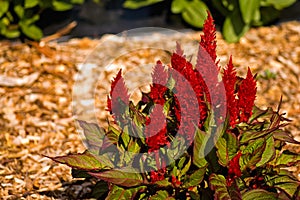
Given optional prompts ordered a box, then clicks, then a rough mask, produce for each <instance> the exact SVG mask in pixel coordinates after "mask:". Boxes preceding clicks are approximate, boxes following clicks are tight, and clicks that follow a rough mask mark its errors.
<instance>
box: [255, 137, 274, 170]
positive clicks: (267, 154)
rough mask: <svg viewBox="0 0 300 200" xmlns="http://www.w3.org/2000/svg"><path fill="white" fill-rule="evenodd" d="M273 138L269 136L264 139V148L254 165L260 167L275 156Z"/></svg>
mask: <svg viewBox="0 0 300 200" xmlns="http://www.w3.org/2000/svg"><path fill="white" fill-rule="evenodd" d="M274 145H275V144H274V139H273V137H269V138H268V139H267V140H266V147H265V149H264V152H263V154H262V156H261V159H260V161H259V162H258V163H256V167H260V166H262V165H264V164H266V163H267V162H269V161H270V160H272V159H273V158H274V157H275V147H274Z"/></svg>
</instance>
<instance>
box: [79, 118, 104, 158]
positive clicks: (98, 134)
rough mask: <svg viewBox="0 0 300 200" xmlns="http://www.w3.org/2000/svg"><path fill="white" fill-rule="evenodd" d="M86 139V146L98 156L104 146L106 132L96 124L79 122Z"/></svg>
mask: <svg viewBox="0 0 300 200" xmlns="http://www.w3.org/2000/svg"><path fill="white" fill-rule="evenodd" d="M77 121H78V123H79V125H80V127H81V128H82V129H83V133H84V136H85V139H86V141H85V142H86V144H87V147H88V149H89V151H91V152H92V153H95V154H98V153H99V150H100V148H101V146H102V143H103V139H104V136H105V130H104V129H103V128H100V127H99V126H98V124H96V123H88V122H85V121H81V120H77Z"/></svg>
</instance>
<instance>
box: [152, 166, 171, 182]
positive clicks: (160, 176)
mask: <svg viewBox="0 0 300 200" xmlns="http://www.w3.org/2000/svg"><path fill="white" fill-rule="evenodd" d="M166 172H167V169H166V168H165V167H164V168H162V169H159V170H157V171H151V172H150V179H151V182H152V183H155V182H156V181H161V180H164V179H165V174H166Z"/></svg>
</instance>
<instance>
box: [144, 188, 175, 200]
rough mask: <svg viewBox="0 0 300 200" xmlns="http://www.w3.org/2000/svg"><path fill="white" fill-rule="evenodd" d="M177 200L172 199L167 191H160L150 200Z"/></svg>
mask: <svg viewBox="0 0 300 200" xmlns="http://www.w3.org/2000/svg"><path fill="white" fill-rule="evenodd" d="M162 199H166V200H175V198H174V197H170V195H169V193H168V192H167V191H166V190H159V191H157V192H156V194H155V195H153V196H151V197H150V198H149V200H162Z"/></svg>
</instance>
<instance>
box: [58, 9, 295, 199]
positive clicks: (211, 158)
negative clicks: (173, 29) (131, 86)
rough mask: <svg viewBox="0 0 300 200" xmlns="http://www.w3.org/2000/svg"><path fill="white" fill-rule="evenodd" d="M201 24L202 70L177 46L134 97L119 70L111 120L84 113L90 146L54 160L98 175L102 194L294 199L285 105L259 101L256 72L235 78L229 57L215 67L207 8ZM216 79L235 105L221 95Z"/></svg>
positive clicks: (98, 191) (85, 173)
mask: <svg viewBox="0 0 300 200" xmlns="http://www.w3.org/2000/svg"><path fill="white" fill-rule="evenodd" d="M204 27H205V30H206V31H204V35H202V36H201V38H202V42H200V46H199V52H198V55H197V56H198V57H197V58H198V59H197V64H196V67H197V68H194V67H193V66H192V64H191V63H190V62H189V61H187V60H186V58H185V56H184V54H183V51H182V49H181V48H180V46H179V45H178V46H177V49H176V51H175V52H174V53H173V55H172V59H171V65H170V66H169V68H167V67H165V66H163V64H162V63H161V62H160V61H158V62H157V64H156V65H155V67H154V70H153V74H152V80H153V84H152V85H151V87H150V88H151V91H150V92H149V93H143V95H142V98H141V100H140V102H139V103H137V104H136V105H134V104H133V103H132V102H131V101H130V100H129V95H128V94H127V89H126V85H125V84H124V82H123V78H122V73H121V70H120V71H119V73H118V74H117V76H116V78H115V79H114V80H113V81H112V86H111V92H110V95H109V96H108V111H109V112H110V113H111V114H112V115H113V116H114V123H110V124H109V127H108V129H102V128H100V127H98V125H97V124H94V123H87V122H84V121H79V124H80V126H81V128H82V129H83V130H84V134H85V135H86V140H87V141H86V143H87V144H88V147H89V148H90V149H89V150H86V151H85V152H84V153H81V154H71V155H66V156H58V157H54V158H52V159H53V160H54V161H56V162H60V163H63V164H66V165H68V166H70V167H72V168H73V171H74V173H73V175H74V176H75V177H88V176H94V177H96V178H98V179H99V183H98V185H99V186H98V187H96V188H95V191H94V193H95V194H98V195H99V196H98V197H99V198H100V197H101V199H103V198H104V196H105V195H106V199H116V198H117V199H212V198H214V199H236V200H241V199H246V200H247V199H298V198H299V197H300V196H299V193H300V182H299V180H297V178H296V177H294V176H293V175H292V173H291V172H290V171H289V170H288V168H287V167H289V166H292V165H296V164H299V163H300V155H299V154H296V153H294V152H291V151H289V150H283V147H284V146H285V145H286V143H287V142H289V143H294V144H296V145H299V144H300V142H298V141H296V140H294V139H293V137H292V135H291V134H290V133H289V132H287V131H286V130H285V129H284V127H285V126H286V125H287V124H288V122H289V120H288V119H286V118H285V117H284V114H282V113H280V103H279V106H278V109H277V110H274V109H272V108H267V109H266V110H262V109H259V108H258V107H256V106H255V105H254V100H255V97H256V80H255V77H256V76H255V75H252V73H251V71H250V69H248V72H247V75H246V77H245V78H241V77H237V76H236V73H235V69H234V66H233V64H232V58H230V60H229V63H228V65H227V66H226V67H225V68H221V67H219V66H218V62H216V57H215V55H216V52H215V50H216V41H215V37H214V35H215V28H214V24H213V19H212V17H211V16H210V14H208V19H207V20H206V22H205V24H204ZM204 58H205V59H204ZM198 68H199V69H200V68H206V69H201V70H200V71H198V70H196V69H198ZM212 71H215V72H217V73H216V74H215V75H214V74H213V73H211V72H212ZM200 72H201V73H200ZM202 72H203V73H202ZM202 74H203V76H202ZM205 76H208V77H205ZM214 76H215V77H214ZM218 77H222V78H221V79H222V80H221V79H218ZM205 78H208V79H205ZM204 80H210V81H212V80H213V81H216V82H212V83H207V82H205V81H204ZM184 81H185V82H184ZM186 82H188V83H189V84H188V85H189V88H190V90H189V89H188V88H185V86H186V85H187V84H184V83H186ZM220 84H225V86H224V88H223V89H224V90H225V92H224V97H225V98H226V99H227V102H230V104H228V103H226V102H225V103H223V104H221V103H222V102H220V101H219V99H218V97H219V95H220V94H221V93H218V90H219V89H220ZM209 89H213V90H209ZM114 90H115V91H118V92H117V93H116V92H115V91H114ZM191 91H193V92H194V94H195V95H194V97H193V95H192V94H193V92H192V93H191ZM210 91H213V92H210ZM225 93H226V94H225ZM216 102H217V104H216ZM194 103H196V104H198V106H195V104H194ZM220 105H221V106H224V107H226V113H225V115H224V118H223V119H222V118H219V117H218V115H217V112H216V111H217V110H220ZM114 108H117V109H114ZM187 111H188V112H187ZM220 111H221V110H220ZM195 113H198V115H194V114H195ZM220 113H221V114H222V112H220ZM220 113H219V114H220ZM233 115H234V117H232V116H233ZM75 172H76V173H75ZM105 183H107V184H105ZM96 186H97V185H96Z"/></svg>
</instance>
